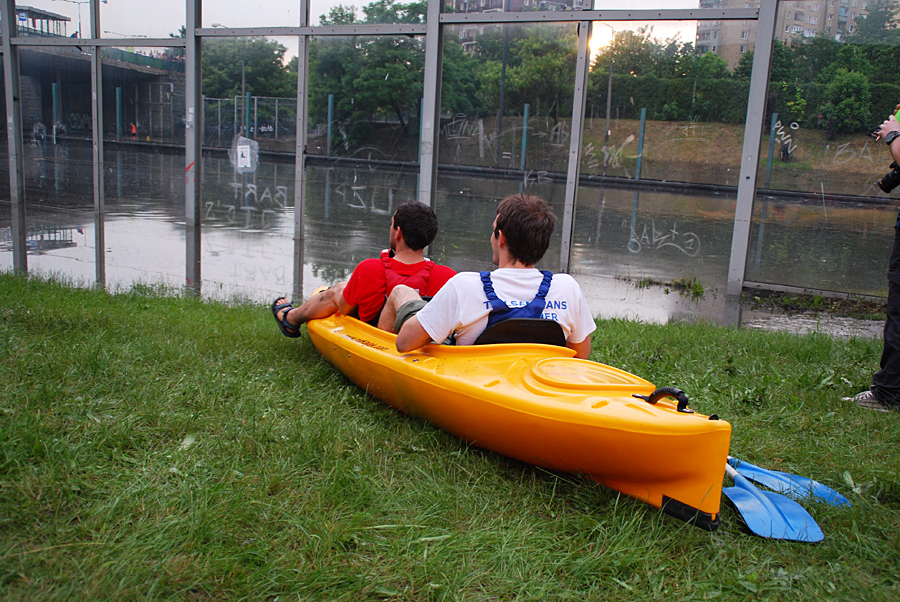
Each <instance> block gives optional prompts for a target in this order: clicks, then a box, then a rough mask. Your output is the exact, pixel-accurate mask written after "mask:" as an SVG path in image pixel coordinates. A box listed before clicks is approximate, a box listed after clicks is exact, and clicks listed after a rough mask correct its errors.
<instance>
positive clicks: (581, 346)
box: [566, 335, 591, 360]
mask: <svg viewBox="0 0 900 602" xmlns="http://www.w3.org/2000/svg"><path fill="white" fill-rule="evenodd" d="M566 347H568V348H569V349H574V350H575V357H577V358H580V359H583V360H586V359H588V357H589V356H590V355H591V337H590V335H588V336H586V337H585V338H584V340H583V341H581V342H580V343H572V342H570V341H566Z"/></svg>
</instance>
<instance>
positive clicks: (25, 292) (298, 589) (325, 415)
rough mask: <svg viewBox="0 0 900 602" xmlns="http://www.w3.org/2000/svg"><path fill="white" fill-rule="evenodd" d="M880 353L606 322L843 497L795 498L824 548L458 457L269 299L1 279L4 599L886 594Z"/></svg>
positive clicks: (633, 359) (774, 457)
mask: <svg viewBox="0 0 900 602" xmlns="http://www.w3.org/2000/svg"><path fill="white" fill-rule="evenodd" d="M879 352H880V346H879V343H878V342H877V341H862V340H851V341H849V342H847V341H838V340H832V339H829V338H827V337H824V336H806V337H800V336H796V335H787V334H781V333H765V332H758V331H729V330H725V329H721V328H717V327H712V326H707V325H684V324H674V325H669V326H652V325H643V324H637V323H629V322H622V321H604V322H600V324H599V329H598V331H597V333H596V334H595V337H594V354H593V359H595V360H598V361H602V362H606V363H609V364H612V365H615V366H618V367H622V368H625V369H627V370H630V371H632V372H634V373H636V374H639V375H641V376H643V377H645V378H648V379H650V380H652V381H654V382H656V383H657V384H658V385H660V386H662V385H670V384H672V385H678V386H680V387H682V388H683V389H685V391H687V392H688V394H689V395H690V396H691V399H692V400H693V404H692V405H693V406H694V407H695V408H696V409H697V410H700V411H703V412H705V413H713V412H714V413H717V414H719V416H720V417H722V418H723V419H726V420H729V421H730V422H731V424H732V425H733V427H734V434H733V439H732V451H733V452H734V454H735V455H737V456H738V457H741V458H743V459H746V460H749V461H752V462H755V463H757V464H760V465H763V466H766V467H768V468H774V469H781V470H788V471H790V472H796V473H800V474H803V475H806V476H810V477H813V478H816V479H818V480H820V481H823V482H825V483H826V484H829V485H832V486H834V487H835V488H837V489H839V490H840V491H841V492H842V493H844V494H845V495H847V496H848V497H849V498H850V500H851V501H852V502H853V507H852V508H834V507H831V506H826V505H823V504H817V503H806V504H805V505H806V507H807V508H808V509H809V510H810V512H811V514H812V515H813V516H814V517H815V519H816V520H817V521H818V522H819V524H820V525H821V526H822V528H823V530H824V531H825V534H826V538H825V541H824V542H823V543H821V544H817V545H806V544H794V543H786V542H780V541H770V540H763V539H760V538H757V537H754V536H752V535H748V534H746V533H744V532H742V528H741V522H740V520H739V517H738V515H737V514H736V512H735V511H733V510H731V509H730V508H728V507H725V508H724V510H723V512H722V515H721V527H720V528H719V530H718V531H717V532H715V533H707V532H703V531H700V530H699V529H696V528H694V527H690V526H688V525H685V524H684V523H681V522H679V521H677V520H675V519H672V518H669V517H667V516H665V515H663V514H661V513H660V512H659V511H657V510H655V509H653V508H651V507H649V506H647V505H644V504H642V503H640V502H636V501H634V500H631V499H629V498H625V497H621V496H619V495H617V494H616V492H614V491H611V490H609V489H605V488H603V487H600V486H598V485H595V484H592V483H589V482H587V481H586V480H584V479H582V478H579V477H577V476H573V475H566V474H554V473H549V472H547V471H544V470H540V469H537V468H534V467H531V466H528V465H524V464H520V463H517V462H514V461H511V460H508V459H505V458H503V457H500V456H497V455H494V454H491V453H487V452H484V451H481V450H479V449H475V448H468V447H466V446H465V445H463V444H462V443H461V442H460V441H458V440H457V439H455V438H453V437H452V436H450V435H447V434H445V433H443V432H441V431H439V430H437V429H435V428H434V427H432V426H430V425H428V424H426V423H423V422H420V421H418V420H413V419H410V418H407V417H406V416H404V415H403V414H400V413H398V412H396V411H394V410H392V409H390V408H388V407H386V406H385V405H383V404H382V403H380V402H378V401H377V400H375V399H373V398H371V397H368V396H367V395H366V394H365V393H364V392H363V391H361V390H359V389H357V388H356V387H355V386H353V385H351V384H350V383H348V382H347V381H346V380H345V379H344V378H343V377H342V376H341V375H340V374H339V373H338V372H337V371H336V370H334V369H333V368H332V367H331V366H330V365H329V364H327V363H325V362H324V361H323V360H322V359H321V358H320V357H319V356H318V354H317V353H316V352H315V350H314V348H313V347H312V345H311V343H310V342H309V340H308V339H305V338H304V339H303V340H302V341H299V342H298V341H296V340H289V339H286V338H284V337H282V336H281V335H280V334H279V333H278V331H277V329H276V327H275V324H274V323H273V321H272V318H271V314H270V313H269V310H268V308H265V307H251V306H237V307H226V306H223V305H218V304H209V303H203V302H200V301H197V300H193V299H177V298H164V297H157V296H154V295H152V294H147V293H144V294H142V293H140V292H133V293H130V294H122V295H107V294H105V293H101V292H96V291H88V290H81V289H72V288H67V287H64V286H61V285H59V284H55V283H41V282H36V281H31V280H25V279H22V278H18V277H12V276H0V599H4V600H76V599H90V600H144V599H178V600H227V599H252V600H256V599H261V600H276V599H278V600H611V601H615V600H655V599H659V600H708V599H718V600H791V601H792V602H793V601H796V600H819V599H823V598H824V599H828V600H885V601H887V600H896V599H898V598H900V577H898V570H900V482H898V481H900V476H898V475H900V453H898V449H900V414H889V415H887V414H880V413H874V412H868V411H865V410H862V409H859V408H857V407H856V406H855V405H854V404H852V403H851V404H848V403H842V402H841V401H840V398H841V396H843V395H847V394H852V393H856V392H857V391H858V390H860V389H862V388H863V387H865V386H866V385H867V383H868V381H869V378H870V376H871V372H872V370H873V369H874V368H875V367H876V365H877V362H878V354H879ZM684 461H685V462H690V461H691V459H690V458H689V457H686V458H684ZM845 475H846V477H845ZM851 480H852V486H851V484H850V481H851Z"/></svg>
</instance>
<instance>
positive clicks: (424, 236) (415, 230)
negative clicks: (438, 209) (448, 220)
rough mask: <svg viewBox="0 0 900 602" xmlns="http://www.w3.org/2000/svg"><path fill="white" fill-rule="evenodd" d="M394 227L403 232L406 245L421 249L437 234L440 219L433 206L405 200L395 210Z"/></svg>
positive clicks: (416, 249) (413, 248)
mask: <svg viewBox="0 0 900 602" xmlns="http://www.w3.org/2000/svg"><path fill="white" fill-rule="evenodd" d="M394 227H395V228H400V231H401V232H403V241H404V242H405V243H406V246H408V247H409V248H410V249H412V250H413V251H420V250H422V249H424V248H425V247H427V246H428V245H430V244H431V241H433V240H434V237H435V236H437V233H438V220H437V216H436V215H435V214H434V211H433V210H432V209H431V207H429V206H428V205H426V204H425V203H420V202H419V201H405V202H403V203H400V204H399V205H398V206H397V210H396V211H394Z"/></svg>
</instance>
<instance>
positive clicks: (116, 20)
mask: <svg viewBox="0 0 900 602" xmlns="http://www.w3.org/2000/svg"><path fill="white" fill-rule="evenodd" d="M369 1H371V0H311V3H310V17H311V19H310V20H311V22H312V24H318V22H319V15H323V14H327V13H328V11H329V10H330V8H331V7H332V6H335V5H337V4H344V5H352V6H356V7H357V8H360V7H362V6H364V5H366V4H368V3H369ZM398 1H400V2H402V1H403V0H398ZM299 4H300V3H299V2H298V1H297V0H206V2H205V3H204V7H203V18H202V26H203V27H212V26H213V24H221V25H222V26H224V27H290V26H294V25H298V24H299V22H300V10H299ZM16 5H17V6H32V7H34V8H40V9H43V10H47V11H50V12H54V13H57V14H60V15H65V16H67V17H70V18H71V19H72V21H71V22H70V23H68V24H67V28H66V30H67V32H68V33H69V35H71V34H72V33H74V32H76V31H78V27H79V24H78V23H79V10H80V13H81V24H82V27H83V28H84V30H85V32H86V34H85V35H87V31H88V29H89V21H90V6H89V4H88V2H87V0H17V1H16ZM698 5H699V1H698V0H595V3H594V6H595V8H597V9H617V10H632V9H648V8H652V9H666V8H670V9H672V8H697V6H698ZM361 13H362V11H361V10H358V11H357V14H359V15H360V16H362V14H361ZM184 16H185V5H184V0H152V2H145V1H138V0H107V1H106V3H102V4H100V27H101V29H102V30H103V32H104V33H103V37H109V38H122V39H123V40H124V39H126V38H139V37H149V38H167V37H169V34H171V33H177V32H178V30H179V29H180V28H181V27H183V26H184V22H185V18H184ZM645 25H646V23H638V22H632V21H620V22H610V23H609V25H608V26H604V25H602V24H600V23H597V24H595V25H594V35H593V38H592V41H591V48H592V51H593V52H594V53H596V52H597V51H598V50H599V49H601V48H602V47H604V46H607V45H608V44H609V43H610V40H611V38H612V30H611V29H610V27H612V28H614V29H615V30H616V31H622V30H626V29H631V30H636V29H637V28H638V27H642V26H645ZM679 32H680V39H681V41H682V42H688V41H693V40H694V35H695V32H696V22H694V21H683V22H680V23H679V22H656V23H654V27H653V37H655V38H657V39H659V40H660V41H662V40H665V39H666V38H669V37H672V36H673V35H675V34H676V33H679ZM278 41H279V42H281V43H282V44H284V45H285V46H287V47H288V58H290V56H293V55H295V54H296V47H297V44H296V42H294V41H293V40H290V39H287V38H279V39H278ZM123 45H125V44H123ZM128 45H130V46H137V44H136V43H134V42H132V43H131V44H128Z"/></svg>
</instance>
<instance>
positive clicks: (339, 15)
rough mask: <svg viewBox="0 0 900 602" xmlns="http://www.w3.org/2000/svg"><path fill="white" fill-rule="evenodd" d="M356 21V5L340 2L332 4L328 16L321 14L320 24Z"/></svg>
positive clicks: (345, 23) (349, 23)
mask: <svg viewBox="0 0 900 602" xmlns="http://www.w3.org/2000/svg"><path fill="white" fill-rule="evenodd" d="M353 23H356V7H355V6H344V5H343V4H338V5H336V6H332V7H331V10H329V11H328V16H327V17H326V16H325V15H319V25H351V24H353Z"/></svg>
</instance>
